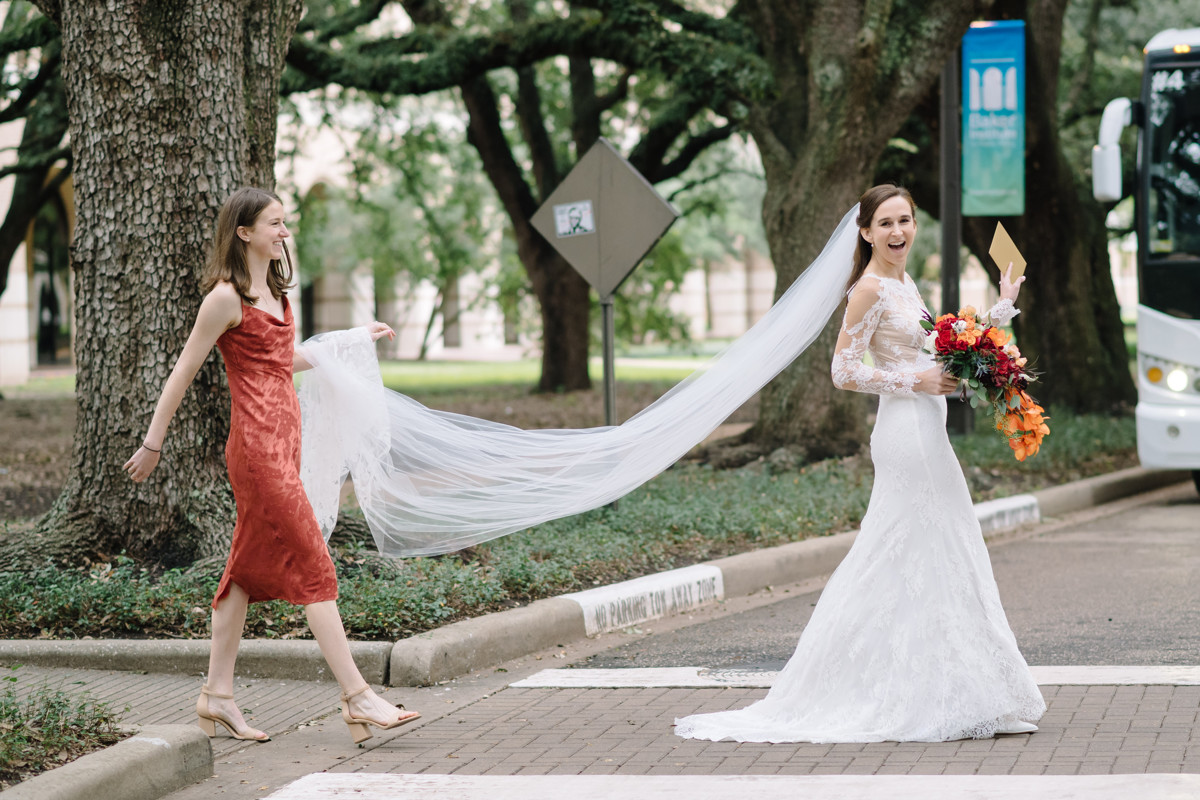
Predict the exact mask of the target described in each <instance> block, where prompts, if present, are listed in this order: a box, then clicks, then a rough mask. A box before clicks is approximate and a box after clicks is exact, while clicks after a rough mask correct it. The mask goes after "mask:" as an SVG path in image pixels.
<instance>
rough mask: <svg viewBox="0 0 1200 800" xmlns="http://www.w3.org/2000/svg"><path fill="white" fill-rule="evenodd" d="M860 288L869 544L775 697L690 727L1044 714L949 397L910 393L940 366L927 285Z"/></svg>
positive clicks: (971, 722) (910, 732)
mask: <svg viewBox="0 0 1200 800" xmlns="http://www.w3.org/2000/svg"><path fill="white" fill-rule="evenodd" d="M857 292H870V293H871V294H872V295H873V296H874V298H875V299H874V302H873V303H872V304H871V305H870V307H869V310H868V311H867V312H866V313H865V314H864V315H862V316H861V318H854V319H852V318H850V314H851V312H850V311H847V318H846V319H845V320H844V322H843V337H842V341H843V346H842V347H841V348H840V349H839V351H838V352H837V354H836V355H835V357H834V360H833V379H834V382H835V383H836V384H837V385H838V386H839V387H841V388H843V389H854V390H857V391H862V392H871V393H875V394H878V395H879V396H880V401H879V413H878V416H877V417H876V421H875V429H874V432H873V433H872V435H871V457H872V460H873V462H874V465H875V484H874V488H873V490H872V492H871V501H870V505H869V506H868V509H867V513H866V515H865V516H864V517H863V520H862V525H861V528H860V532H859V534H858V538H857V539H856V540H855V542H854V545H853V547H852V548H851V549H850V552H849V553H848V554H847V555H846V558H845V559H844V560H843V562H842V564H841V565H840V566H839V567H838V569H837V571H836V572H834V574H833V576H832V577H831V578H830V579H829V583H828V584H827V585H826V587H825V590H824V592H823V593H822V594H821V598H820V601H819V602H818V603H817V607H816V609H815V610H814V611H813V615H812V619H811V620H810V621H809V623H808V626H807V627H806V628H805V629H804V632H803V634H802V635H801V637H800V642H799V644H798V645H797V646H796V652H795V654H794V655H793V656H792V657H791V659H790V660H789V661H788V663H787V666H786V667H784V669H783V671H782V672H781V673H780V674H779V676H778V678H777V679H776V681H775V683H774V685H773V686H772V688H771V690H770V692H769V693H768V694H767V696H766V697H765V698H764V699H762V700H760V701H759V702H757V703H754V704H753V705H751V706H748V707H747V708H743V709H740V710H736V711H724V712H718V713H713V714H697V715H694V716H690V717H685V718H683V719H679V720H676V722H675V725H676V727H675V733H676V734H678V735H679V736H683V737H685V738H692V739H708V740H712V741H720V740H722V739H733V740H736V741H740V742H798V741H803V742H875V741H912V742H938V741H950V740H954V739H964V738H987V737H990V736H992V735H994V734H995V733H996V732H997V730H998V729H1003V728H1004V727H1005V726H1006V724H1010V723H1012V722H1013V721H1015V720H1023V721H1027V722H1033V721H1036V720H1038V719H1040V718H1041V716H1042V714H1043V712H1044V711H1045V710H1046V705H1045V702H1044V701H1043V700H1042V696H1041V693H1040V692H1039V691H1038V688H1037V684H1036V683H1035V681H1034V679H1033V676H1032V675H1031V673H1030V671H1029V667H1028V666H1027V665H1026V664H1025V660H1024V658H1022V656H1021V653H1020V651H1019V650H1018V649H1017V643H1016V640H1015V639H1014V637H1013V634H1012V631H1011V630H1010V628H1009V626H1008V620H1007V619H1006V618H1005V616H1004V610H1003V608H1001V605H1000V597H999V594H998V592H997V589H996V582H995V579H994V578H993V576H992V568H991V563H990V561H989V559H988V552H987V548H986V547H985V546H984V543H983V537H982V535H981V533H980V529H979V523H978V521H977V520H976V517H975V512H974V509H973V507H972V503H971V497H970V494H969V492H968V490H967V484H966V480H965V479H964V478H963V474H962V471H961V469H960V468H959V465H958V460H957V459H956V458H955V455H954V452H953V450H952V449H951V447H950V442H949V440H948V438H947V436H946V400H945V398H944V397H939V396H933V395H928V394H918V393H915V392H914V391H913V388H912V387H913V385H914V383H915V382H916V373H918V372H921V371H922V370H925V369H928V368H929V367H930V366H933V363H934V362H933V358H932V356H931V355H930V354H929V353H928V352H926V351H925V350H924V349H923V346H924V343H925V339H926V334H925V331H924V330H923V329H922V328H921V326H920V320H921V316H922V314H923V312H924V311H925V306H924V303H923V302H922V301H921V297H920V294H919V293H918V292H917V288H916V286H915V284H913V282H912V281H911V279H909V278H907V277H906V278H905V279H904V281H898V280H893V279H888V278H878V277H876V276H873V275H868V276H864V278H863V279H862V280H861V281H859V282H858V284H857V285H856V286H855V287H854V289H853V292H852V294H853V293H857ZM860 299H861V298H860ZM854 305H855V307H861V306H863V305H865V304H861V303H860V304H854ZM1015 313H1016V312H1015V311H1014V309H1013V307H1012V303H1011V302H1009V301H1001V303H999V304H997V306H996V307H995V308H993V309H992V311H991V316H992V319H993V321H994V322H997V323H1003V322H1005V321H1007V320H1008V319H1009V318H1011V317H1012V316H1013V315H1014V314H1015ZM847 340H848V341H849V344H848V345H845V344H844V342H845V341H847ZM864 353H870V355H871V358H872V361H873V364H874V366H868V365H866V364H864V363H863V361H862V357H863V354H864Z"/></svg>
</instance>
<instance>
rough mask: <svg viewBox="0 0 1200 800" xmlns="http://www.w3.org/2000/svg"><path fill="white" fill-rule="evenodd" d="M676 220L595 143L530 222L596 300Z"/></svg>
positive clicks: (633, 173) (609, 150) (634, 174)
mask: <svg viewBox="0 0 1200 800" xmlns="http://www.w3.org/2000/svg"><path fill="white" fill-rule="evenodd" d="M678 216H679V212H677V211H676V210H675V209H674V208H673V207H672V206H671V204H670V203H668V202H667V201H666V200H663V199H662V198H661V197H659V195H658V192H656V191H654V187H653V186H651V185H650V183H649V182H648V181H647V180H646V179H645V178H643V177H642V174H641V173H640V172H638V171H637V170H636V169H634V168H633V165H632V164H630V163H629V162H628V161H626V160H625V159H624V158H622V157H621V154H620V153H618V152H617V151H616V150H615V149H614V148H613V146H612V145H611V144H609V142H608V140H607V139H603V138H601V139H599V140H598V141H597V142H596V143H595V144H594V145H592V147H591V149H589V150H588V151H587V153H586V154H584V156H583V158H581V159H579V163H578V164H576V165H575V168H574V169H572V170H571V172H570V173H569V174H568V175H567V177H566V178H565V179H564V180H563V182H562V183H561V184H559V186H558V188H557V189H555V190H554V191H553V192H552V193H551V194H550V196H549V197H548V198H546V202H545V203H543V204H542V207H541V208H539V209H538V210H537V213H535V214H534V215H533V219H532V220H531V222H532V223H533V227H534V228H536V229H537V231H538V233H540V234H542V236H544V237H546V241H548V242H550V244H551V245H553V247H554V249H555V250H557V251H558V252H559V253H560V254H561V255H562V257H563V258H565V259H566V260H567V262H568V263H569V264H570V265H571V266H572V267H574V268H575V270H576V271H577V272H578V273H579V274H580V275H582V276H583V278H584V280H586V281H587V282H588V283H589V284H591V286H592V288H594V289H595V290H596V292H597V293H598V294H599V295H600V297H602V298H604V297H611V296H612V294H613V292H615V291H616V290H617V287H619V286H620V285H621V283H622V282H623V281H624V280H625V279H626V278H627V277H629V273H631V272H633V270H634V268H635V267H637V265H638V262H639V261H641V260H642V256H644V255H646V253H648V252H649V251H650V248H652V247H654V245H655V243H656V242H658V240H659V239H660V238H661V237H662V235H663V234H664V233H666V230H667V228H669V227H671V223H672V222H674V221H675V218H676V217H678Z"/></svg>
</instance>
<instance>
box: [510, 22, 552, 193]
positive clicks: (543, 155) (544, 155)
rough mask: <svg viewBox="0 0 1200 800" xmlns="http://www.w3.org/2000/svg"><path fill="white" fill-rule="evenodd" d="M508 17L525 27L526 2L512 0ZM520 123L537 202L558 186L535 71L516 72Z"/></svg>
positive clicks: (524, 69)
mask: <svg viewBox="0 0 1200 800" xmlns="http://www.w3.org/2000/svg"><path fill="white" fill-rule="evenodd" d="M508 8H509V13H510V14H511V15H512V19H513V22H515V23H517V24H523V23H525V22H526V21H527V20H528V19H529V3H528V1H527V0H509V2H508ZM516 106H517V120H518V122H520V124H521V135H522V136H524V137H525V143H526V144H528V145H529V158H530V160H531V161H532V162H533V179H534V182H535V183H536V184H537V190H538V198H539V199H545V198H546V197H549V196H550V193H551V192H552V191H554V187H556V186H558V180H559V178H558V162H557V159H556V158H555V156H554V144H553V143H552V142H551V141H550V134H549V132H548V131H547V130H546V118H545V117H544V116H543V115H542V93H541V91H540V90H539V89H538V85H537V76H536V75H535V74H534V71H533V67H531V66H526V67H521V68H519V69H518V70H517V97H516Z"/></svg>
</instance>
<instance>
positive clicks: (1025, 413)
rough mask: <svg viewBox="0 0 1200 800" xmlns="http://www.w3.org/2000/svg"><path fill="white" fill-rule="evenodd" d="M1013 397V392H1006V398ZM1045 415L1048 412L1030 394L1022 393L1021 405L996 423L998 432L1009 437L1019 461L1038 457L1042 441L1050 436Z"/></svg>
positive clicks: (1010, 445) (1010, 410) (1009, 444)
mask: <svg viewBox="0 0 1200 800" xmlns="http://www.w3.org/2000/svg"><path fill="white" fill-rule="evenodd" d="M1012 396H1013V392H1012V391H1009V392H1006V397H1008V398H1011V397H1012ZM1045 413H1046V410H1045V409H1044V408H1042V407H1041V406H1040V405H1038V404H1037V402H1036V401H1035V400H1034V399H1033V398H1032V397H1030V396H1029V393H1028V392H1025V391H1022V392H1020V405H1019V406H1017V407H1016V408H1010V409H1009V410H1008V412H1007V413H1006V414H1005V415H1004V417H1003V418H1002V419H1000V420H998V421H997V422H996V428H997V430H1002V431H1004V433H1005V434H1006V435H1007V436H1008V446H1009V447H1011V448H1012V451H1013V456H1015V457H1016V459H1017V461H1024V460H1025V459H1026V458H1029V457H1030V456H1033V455H1037V452H1038V449H1039V448H1040V447H1041V446H1042V439H1044V438H1046V436H1048V435H1049V434H1050V426H1049V425H1047V424H1046V417H1045Z"/></svg>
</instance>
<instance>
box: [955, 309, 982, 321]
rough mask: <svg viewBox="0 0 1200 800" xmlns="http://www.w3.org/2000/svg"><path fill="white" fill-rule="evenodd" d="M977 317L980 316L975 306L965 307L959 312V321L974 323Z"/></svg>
mask: <svg viewBox="0 0 1200 800" xmlns="http://www.w3.org/2000/svg"><path fill="white" fill-rule="evenodd" d="M977 316H979V312H978V311H976V310H975V306H963V307H962V308H960V309H959V310H958V317H959V319H966V320H971V321H974V320H975V317H977Z"/></svg>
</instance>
